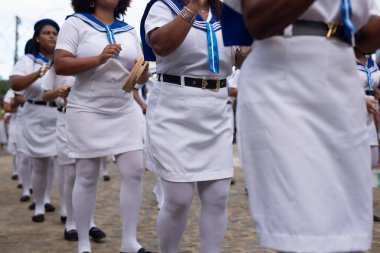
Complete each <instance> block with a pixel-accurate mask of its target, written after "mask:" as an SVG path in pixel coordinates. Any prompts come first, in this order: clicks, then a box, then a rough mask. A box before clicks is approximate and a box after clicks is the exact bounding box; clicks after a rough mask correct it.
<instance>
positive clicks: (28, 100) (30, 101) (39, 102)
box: [26, 99, 57, 107]
mask: <svg viewBox="0 0 380 253" xmlns="http://www.w3.org/2000/svg"><path fill="white" fill-rule="evenodd" d="M26 101H27V102H28V103H30V104H33V105H45V106H49V107H57V104H56V103H55V102H45V101H38V100H32V99H27V100H26Z"/></svg>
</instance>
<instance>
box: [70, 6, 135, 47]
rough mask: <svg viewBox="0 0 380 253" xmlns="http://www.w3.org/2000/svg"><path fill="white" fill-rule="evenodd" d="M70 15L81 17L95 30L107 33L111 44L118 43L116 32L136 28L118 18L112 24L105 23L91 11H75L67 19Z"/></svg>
mask: <svg viewBox="0 0 380 253" xmlns="http://www.w3.org/2000/svg"><path fill="white" fill-rule="evenodd" d="M70 17H76V18H79V19H80V20H82V21H83V22H85V23H86V24H88V25H89V26H91V27H92V28H94V29H95V30H97V31H99V32H104V33H106V35H107V40H108V43H109V44H116V40H115V36H114V35H115V34H117V33H123V32H128V31H130V30H133V29H134V28H133V26H130V25H128V24H127V23H125V22H123V21H121V20H117V19H116V20H115V22H113V23H112V24H111V25H105V24H103V23H102V22H101V21H100V20H98V19H97V18H95V17H94V16H93V15H92V14H90V13H74V14H72V15H70V16H67V17H66V19H68V18H70Z"/></svg>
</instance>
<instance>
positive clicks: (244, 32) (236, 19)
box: [222, 4, 253, 46]
mask: <svg viewBox="0 0 380 253" xmlns="http://www.w3.org/2000/svg"><path fill="white" fill-rule="evenodd" d="M222 31H223V41H224V45H225V46H251V45H252V43H253V38H252V36H251V34H250V33H249V31H248V29H247V27H246V26H245V23H244V19H243V16H242V15H241V14H240V13H238V12H236V11H235V10H233V9H232V8H231V7H229V6H228V5H227V4H223V10H222Z"/></svg>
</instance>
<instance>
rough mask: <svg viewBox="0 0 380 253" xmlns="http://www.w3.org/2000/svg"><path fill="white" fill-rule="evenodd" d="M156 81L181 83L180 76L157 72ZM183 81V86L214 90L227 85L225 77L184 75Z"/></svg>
mask: <svg viewBox="0 0 380 253" xmlns="http://www.w3.org/2000/svg"><path fill="white" fill-rule="evenodd" d="M158 81H163V82H167V83H174V84H178V85H182V83H181V77H180V76H173V75H166V74H158ZM183 81H184V85H185V86H189V87H194V88H201V89H206V90H214V91H218V90H219V89H221V88H224V87H226V86H227V80H226V79H217V78H215V79H213V78H209V79H200V78H191V77H184V80H183Z"/></svg>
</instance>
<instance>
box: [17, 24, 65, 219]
mask: <svg viewBox="0 0 380 253" xmlns="http://www.w3.org/2000/svg"><path fill="white" fill-rule="evenodd" d="M34 30H35V32H34V36H33V41H32V44H31V53H32V54H28V55H25V56H23V57H22V58H21V59H20V60H19V61H18V62H17V63H16V65H15V67H14V69H13V71H12V73H11V75H10V78H11V79H10V80H11V86H12V89H13V90H15V91H16V92H17V91H21V93H22V94H23V95H24V96H25V99H26V102H25V104H24V109H23V117H22V122H21V125H20V128H21V132H22V137H23V138H24V140H23V141H22V142H21V143H20V150H21V152H23V153H25V154H26V155H28V156H29V157H31V159H32V163H33V177H32V184H33V191H34V195H35V201H36V206H35V211H34V213H35V214H34V215H33V217H32V220H33V221H34V222H43V221H44V219H45V217H44V214H45V205H44V204H46V203H45V202H46V201H47V200H48V201H49V198H50V193H51V187H52V180H53V177H54V173H53V171H54V163H55V161H54V160H55V156H56V154H57V152H56V148H55V145H54V139H55V127H56V119H57V110H56V105H55V103H46V102H44V101H42V94H43V90H42V87H41V84H42V82H43V78H44V75H45V73H46V71H47V69H48V64H49V62H51V61H52V57H53V53H54V47H55V44H56V39H57V34H58V31H59V27H58V25H57V23H56V22H54V21H53V20H50V19H43V20H40V21H38V22H37V23H36V24H35V26H34ZM45 193H48V195H49V196H47V195H46V194H45Z"/></svg>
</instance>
